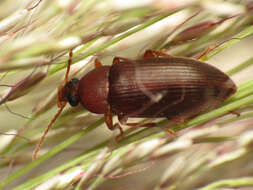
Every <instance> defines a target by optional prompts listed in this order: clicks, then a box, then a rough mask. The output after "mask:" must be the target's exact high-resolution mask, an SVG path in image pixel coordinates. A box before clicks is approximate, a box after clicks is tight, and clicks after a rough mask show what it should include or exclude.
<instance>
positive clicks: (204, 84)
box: [35, 50, 236, 155]
mask: <svg viewBox="0 0 253 190" xmlns="http://www.w3.org/2000/svg"><path fill="white" fill-rule="evenodd" d="M70 57H71V55H70ZM69 65H70V60H69ZM96 65H97V66H96V68H95V69H94V70H92V71H90V72H89V73H88V74H86V75H85V76H83V77H82V78H81V79H80V80H78V79H72V80H70V81H67V77H66V84H65V86H63V87H61V88H60V90H59V94H58V103H59V104H58V105H59V107H60V108H61V109H60V110H62V109H63V107H64V106H65V105H66V102H67V101H68V102H69V103H70V105H72V106H77V105H78V103H79V102H80V103H81V104H82V105H83V107H85V108H86V109H87V110H89V111H90V112H93V113H97V114H104V116H105V122H106V124H107V126H108V128H109V129H111V130H114V129H115V128H118V129H120V131H121V133H122V129H121V127H120V125H119V124H118V123H116V124H113V122H112V116H113V114H114V115H117V116H118V119H119V122H120V123H121V124H126V125H130V126H136V127H144V126H145V127H151V126H154V123H141V124H140V123H127V119H128V118H129V117H145V118H158V117H166V118H168V119H169V120H173V121H177V122H180V121H181V122H182V121H185V120H187V119H190V118H193V117H195V116H197V115H199V114H200V113H202V112H205V111H208V110H211V109H214V108H215V107H217V106H219V105H221V104H222V103H223V102H224V100H226V99H227V98H228V97H229V96H231V95H232V94H233V93H235V92H236V85H235V84H234V82H233V81H232V80H231V79H230V78H229V77H228V76H227V75H226V74H224V73H223V72H221V71H220V70H218V69H217V68H215V67H213V66H211V65H208V64H206V63H203V62H200V61H197V60H194V59H190V58H184V57H173V56H169V55H167V54H164V53H162V52H158V51H152V50H147V51H146V52H145V54H144V58H142V59H139V60H129V59H126V58H119V57H116V58H114V60H113V65H112V66H102V65H101V64H100V62H99V61H98V60H96ZM99 65H100V66H99ZM68 71H69V68H68ZM68 71H67V72H68ZM66 75H67V74H66ZM59 112H60V111H59ZM59 112H58V113H59ZM58 113H57V114H58ZM58 115H59V114H58ZM58 115H56V116H55V118H54V119H53V121H52V122H51V123H53V122H54V120H55V119H56V117H57V116H58ZM51 123H50V125H49V128H50V127H51V125H52V124H51ZM45 134H46V132H45V133H44V135H45ZM42 141H43V138H42V140H41V142H40V144H39V146H38V147H37V148H39V147H40V145H41V143H42ZM36 150H37V149H36ZM36 150H35V155H36Z"/></svg>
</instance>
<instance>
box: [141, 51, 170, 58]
mask: <svg viewBox="0 0 253 190" xmlns="http://www.w3.org/2000/svg"><path fill="white" fill-rule="evenodd" d="M143 57H144V58H145V59H150V58H158V57H166V58H168V57H173V56H171V55H169V54H167V53H164V52H162V51H155V50H150V49H148V50H146V51H145V53H144V56H143Z"/></svg>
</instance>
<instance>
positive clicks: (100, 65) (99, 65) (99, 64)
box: [95, 58, 103, 68]
mask: <svg viewBox="0 0 253 190" xmlns="http://www.w3.org/2000/svg"><path fill="white" fill-rule="evenodd" d="M102 66H103V65H102V63H101V62H100V61H99V59H98V58H96V59H95V67H96V68H98V67H102Z"/></svg>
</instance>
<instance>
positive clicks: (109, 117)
mask: <svg viewBox="0 0 253 190" xmlns="http://www.w3.org/2000/svg"><path fill="white" fill-rule="evenodd" d="M104 117H105V123H106V125H107V127H108V129H110V130H112V131H113V130H115V129H119V130H120V136H123V135H124V133H123V130H122V128H121V126H120V125H119V124H118V123H115V124H113V121H112V111H111V106H110V105H107V109H106V112H105V115H104Z"/></svg>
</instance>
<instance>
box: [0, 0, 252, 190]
mask: <svg viewBox="0 0 253 190" xmlns="http://www.w3.org/2000/svg"><path fill="white" fill-rule="evenodd" d="M252 8H253V3H252V1H246V0H245V1H239V0H228V1H225V0H181V1H178V0H177V1H175V0H142V1H137V0H127V1H123V0H85V1H84V0H83V1H82V0H51V1H50V0H40V1H35V0H29V1H15V0H5V1H1V2H0V96H1V101H0V102H1V106H0V121H1V122H0V132H1V135H0V166H1V168H0V179H1V181H0V188H1V189H22V190H23V189H26V190H27V189H43V190H45V189H89V190H91V189H97V190H102V189H103V190H104V189H110V190H114V189H115V190H120V189H138V190H141V189H145V190H148V189H155V190H163V189H166V190H168V189H170V190H172V189H173V190H182V189H184V190H190V189H199V190H211V189H216V190H217V189H234V188H237V189H241V190H247V189H252V188H253V177H252V174H253V172H252V171H253V162H252V160H253V159H252V158H253V153H252V143H253V131H252V127H253V118H252V116H253V95H252V94H253V78H252V72H253V67H252V63H253V57H252V44H253V38H252V33H253V25H252V23H253V14H252V13H253V10H252ZM71 49H73V52H74V54H73V60H72V61H73V62H72V63H73V64H72V66H71V73H70V77H74V76H75V77H77V78H80V77H81V76H83V75H84V74H85V73H87V72H88V71H90V70H91V69H92V68H94V64H93V62H94V59H95V58H99V59H100V60H101V61H102V63H103V64H105V65H110V64H111V63H112V59H113V57H115V56H122V57H127V58H131V59H137V58H140V57H141V56H142V54H143V52H144V51H145V50H146V49H157V50H163V51H164V52H167V53H169V54H171V55H177V56H186V57H192V58H197V57H199V56H200V55H201V54H202V53H203V52H205V50H207V49H208V50H210V51H206V54H204V55H203V56H202V57H201V60H202V61H205V62H208V63H210V64H212V65H215V66H216V67H218V68H220V69H221V70H222V71H224V72H226V73H227V74H229V75H230V76H231V78H232V79H233V80H234V81H235V83H236V84H237V85H238V91H237V93H236V94H235V95H233V96H232V97H231V98H230V99H229V100H227V101H226V102H225V103H224V105H222V106H221V107H220V108H217V109H216V110H213V111H211V112H209V113H204V114H202V115H200V116H198V117H196V118H194V119H193V120H190V121H188V122H187V123H184V124H181V125H174V124H173V123H170V122H168V121H167V120H164V119H157V120H156V122H157V124H158V127H157V128H149V129H147V128H142V129H132V128H128V127H127V126H124V130H125V134H126V136H125V137H124V138H123V139H122V140H121V141H119V142H118V143H115V141H114V139H115V137H116V135H117V132H111V131H109V130H108V129H107V128H106V126H105V124H104V120H103V116H102V115H96V114H92V113H89V112H87V111H86V110H84V109H83V108H82V107H81V106H80V107H77V108H71V107H70V106H67V107H66V108H65V110H64V112H63V113H62V114H61V116H60V117H59V118H58V119H57V121H56V122H55V124H54V126H53V128H52V129H51V130H50V132H49V133H48V135H47V138H46V140H45V142H44V143H43V145H42V148H41V150H40V152H39V155H38V159H36V160H35V161H32V153H33V150H34V148H35V146H36V144H37V143H38V141H39V139H40V137H41V135H42V133H43V131H44V130H45V128H46V126H47V125H48V123H49V122H50V120H51V119H52V118H53V117H54V115H55V113H56V112H57V109H58V108H57V106H56V102H57V87H58V86H59V85H60V84H63V83H64V81H63V79H64V75H65V72H66V63H67V60H68V52H69V51H70V50H71ZM87 90H89V89H87ZM231 111H236V112H237V113H240V116H236V115H234V114H231ZM116 119H117V118H115V121H116ZM138 121H142V120H138ZM168 128H170V129H171V130H173V131H175V132H177V133H176V137H173V136H170V135H168V134H167V133H166V130H167V129H168Z"/></svg>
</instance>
